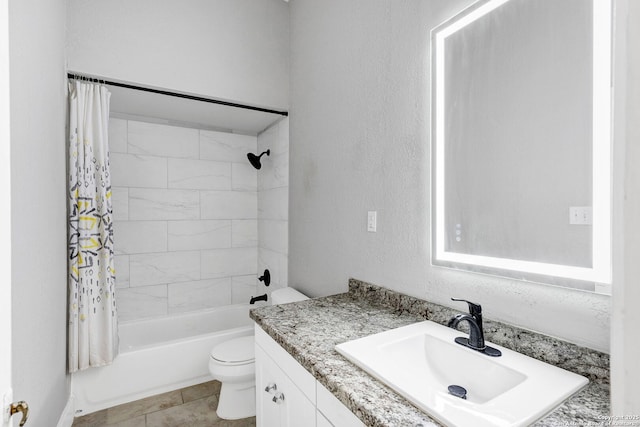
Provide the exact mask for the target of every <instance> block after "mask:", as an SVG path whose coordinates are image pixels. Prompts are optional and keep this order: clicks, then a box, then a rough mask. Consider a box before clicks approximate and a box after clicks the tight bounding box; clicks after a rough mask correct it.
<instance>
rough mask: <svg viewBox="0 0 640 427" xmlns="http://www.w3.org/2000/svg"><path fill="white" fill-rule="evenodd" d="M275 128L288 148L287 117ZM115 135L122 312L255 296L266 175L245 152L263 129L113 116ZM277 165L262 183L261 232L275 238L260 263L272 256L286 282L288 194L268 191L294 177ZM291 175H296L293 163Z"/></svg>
mask: <svg viewBox="0 0 640 427" xmlns="http://www.w3.org/2000/svg"><path fill="white" fill-rule="evenodd" d="M274 128H276V129H278V130H277V131H275V133H276V134H277V135H278V136H277V137H276V138H275V139H274V144H276V145H277V144H279V145H277V146H278V147H279V148H278V150H279V152H280V154H281V155H282V153H283V147H284V145H285V144H284V143H283V142H282V141H281V139H282V136H280V133H281V126H280V125H279V124H276V125H274ZM270 132H271V133H273V132H274V131H272V130H271V129H270V130H269V131H267V132H265V134H269V133H270ZM287 135H288V131H287ZM261 138H262V137H261ZM109 141H110V149H111V175H112V176H111V183H112V187H113V211H114V220H115V232H114V238H115V243H114V246H115V251H116V277H117V284H118V288H119V289H118V293H117V298H118V310H119V319H120V320H121V321H127V320H134V319H139V318H145V317H151V316H162V315H167V314H172V313H178V312H187V311H195V310H200V309H204V308H209V307H215V306H220V305H227V304H235V303H240V302H247V301H248V300H249V298H250V296H251V295H256V283H257V275H256V272H257V271H258V234H259V233H258V228H259V227H258V211H259V210H258V205H259V201H258V199H259V197H258V181H257V176H258V175H257V171H256V170H255V169H254V168H253V167H252V166H251V165H250V164H249V162H248V161H247V157H246V154H247V153H248V152H255V151H256V149H257V138H256V137H253V136H244V135H237V134H230V133H223V132H213V131H205V130H198V129H192V128H183V127H175V126H166V125H160V124H152V123H146V122H139V121H132V120H122V119H114V118H112V119H111V120H110V126H109ZM276 145H274V146H276ZM286 146H287V154H286V155H284V157H286V158H287V162H288V143H287V144H286ZM274 151H276V150H274ZM273 154H275V153H273ZM265 157H266V156H265ZM265 157H263V159H265ZM273 158H274V159H275V158H276V156H274V157H273ZM279 162H281V163H282V162H284V160H283V159H280V160H279ZM265 163H266V165H265V166H266V167H264V168H263V170H262V171H266V170H268V166H267V165H268V162H267V161H265ZM287 166H288V163H287ZM262 171H261V172H262ZM271 172H272V174H273V178H269V179H266V182H265V184H264V185H265V187H264V188H265V190H264V191H261V192H260V200H261V202H260V206H262V207H263V211H264V212H263V211H262V210H261V211H260V212H261V214H260V217H261V218H264V221H263V219H261V220H260V221H261V223H262V222H264V225H265V227H260V229H261V232H260V234H264V238H265V241H267V242H269V243H266V246H267V247H269V249H268V250H267V252H265V254H264V256H263V255H262V252H261V258H260V264H261V265H263V264H269V265H270V266H271V265H272V264H273V266H274V267H271V268H272V269H273V273H275V275H276V277H277V278H278V281H282V280H286V224H285V226H284V233H285V237H284V240H282V238H281V237H278V238H274V236H273V232H274V230H276V228H272V227H271V221H275V223H277V225H275V226H274V227H278V228H277V232H278V233H280V232H282V229H283V226H282V221H283V220H284V221H285V223H286V212H287V207H286V206H287V205H286V203H287V197H286V195H285V196H283V195H281V194H275V199H274V200H276V201H275V202H274V201H271V200H269V201H267V200H266V198H267V196H268V195H269V196H270V194H268V193H270V192H272V191H274V192H275V193H278V191H280V192H282V190H280V189H281V188H282V186H281V185H280V184H282V183H283V182H285V181H283V178H282V177H281V176H280V175H281V174H282V173H284V172H283V170H282V168H281V167H277V168H273V170H272V171H271ZM285 175H286V180H288V167H287V171H286V173H285ZM265 176H266V175H265ZM276 183H277V185H276ZM260 188H261V189H262V185H261V186H260ZM285 193H286V191H285ZM263 198H264V199H265V200H263ZM283 203H284V208H283V207H282V204H283ZM267 224H269V226H268V227H267ZM283 242H284V244H285V247H284V248H283V247H282V244H283ZM274 248H275V249H277V251H274V250H273V249H274ZM261 250H262V249H261ZM265 250H266V249H265ZM283 251H284V252H283ZM283 254H284V258H285V259H284V260H283V259H282V255H283ZM283 271H284V273H283Z"/></svg>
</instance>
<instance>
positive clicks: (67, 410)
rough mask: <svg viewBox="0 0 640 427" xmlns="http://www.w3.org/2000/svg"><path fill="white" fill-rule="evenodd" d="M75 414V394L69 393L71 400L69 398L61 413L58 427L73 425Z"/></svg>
mask: <svg viewBox="0 0 640 427" xmlns="http://www.w3.org/2000/svg"><path fill="white" fill-rule="evenodd" d="M74 416H75V409H74V406H73V394H70V395H69V400H67V404H66V405H65V407H64V410H63V411H62V414H61V415H60V419H59V420H58V425H57V427H71V424H73V418H74Z"/></svg>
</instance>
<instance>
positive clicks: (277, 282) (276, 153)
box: [257, 118, 289, 295]
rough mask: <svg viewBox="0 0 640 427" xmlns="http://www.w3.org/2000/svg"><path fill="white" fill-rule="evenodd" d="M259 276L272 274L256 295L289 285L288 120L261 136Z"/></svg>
mask: <svg viewBox="0 0 640 427" xmlns="http://www.w3.org/2000/svg"><path fill="white" fill-rule="evenodd" d="M266 150H270V155H269V157H267V155H266V154H265V155H264V156H262V168H261V169H260V170H259V171H258V273H259V274H260V275H262V273H263V272H264V270H265V269H268V270H269V272H270V273H271V286H270V287H269V288H266V287H265V286H264V283H263V282H260V283H259V284H258V290H257V293H258V294H260V295H262V294H263V293H265V292H269V293H271V291H273V290H274V289H278V288H282V287H286V286H287V285H288V281H287V278H288V266H289V263H288V261H289V258H288V253H289V242H288V236H289V230H288V224H289V215H288V214H289V119H288V118H284V119H282V120H280V121H279V122H277V123H275V124H273V125H271V126H270V127H269V128H268V129H267V130H265V131H264V132H262V133H261V134H260V135H258V153H262V152H263V151H266Z"/></svg>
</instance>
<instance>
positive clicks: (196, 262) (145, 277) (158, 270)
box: [129, 251, 200, 287]
mask: <svg viewBox="0 0 640 427" xmlns="http://www.w3.org/2000/svg"><path fill="white" fill-rule="evenodd" d="M129 269H130V280H131V282H130V286H131V287H135V286H147V285H157V284H161V283H177V282H190V281H193V280H198V279H200V252H198V251H189V252H163V253H157V254H136V255H131V257H130V261H129Z"/></svg>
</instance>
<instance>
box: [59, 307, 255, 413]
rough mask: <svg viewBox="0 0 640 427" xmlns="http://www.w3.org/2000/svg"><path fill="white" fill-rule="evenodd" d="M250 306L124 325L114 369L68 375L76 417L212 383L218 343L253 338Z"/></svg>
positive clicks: (219, 308)
mask: <svg viewBox="0 0 640 427" xmlns="http://www.w3.org/2000/svg"><path fill="white" fill-rule="evenodd" d="M249 308H250V306H249V305H248V304H239V305H230V306H224V307H218V308H215V309H211V310H206V311H199V312H196V313H188V314H179V315H173V316H169V317H163V318H158V319H149V320H139V321H132V322H126V323H122V324H121V325H120V327H119V330H118V332H119V336H120V354H119V355H118V357H117V358H116V359H115V360H114V362H113V364H112V365H109V366H105V367H102V368H90V369H87V370H85V371H81V372H77V373H74V374H73V375H72V379H71V392H72V394H73V399H74V400H73V405H74V408H75V412H76V416H80V415H85V414H89V413H91V412H95V411H99V410H101V409H105V408H108V407H111V406H115V405H120V404H122V403H126V402H131V401H134V400H137V399H142V398H144V397H148V396H152V395H154V394H159V393H164V392H167V391H171V390H176V389H179V388H182V387H188V386H190V385H194V384H199V383H201V382H205V381H210V380H211V376H210V375H209V365H208V364H209V352H210V351H211V349H212V348H213V346H215V345H216V344H217V343H219V342H222V341H224V340H227V339H229V338H235V337H239V336H244V335H252V334H253V322H252V321H251V319H250V318H249Z"/></svg>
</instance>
